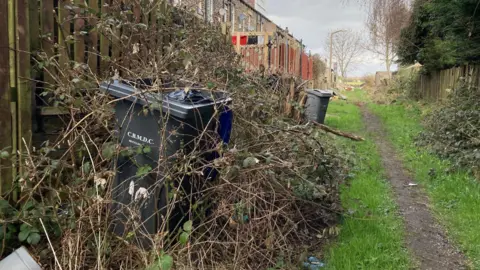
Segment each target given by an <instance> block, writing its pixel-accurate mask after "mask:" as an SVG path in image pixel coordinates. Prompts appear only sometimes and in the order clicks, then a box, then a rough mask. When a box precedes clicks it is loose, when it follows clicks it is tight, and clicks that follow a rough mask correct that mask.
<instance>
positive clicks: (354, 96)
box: [336, 88, 368, 102]
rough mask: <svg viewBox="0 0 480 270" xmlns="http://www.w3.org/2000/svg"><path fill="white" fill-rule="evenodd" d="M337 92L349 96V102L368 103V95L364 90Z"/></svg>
mask: <svg viewBox="0 0 480 270" xmlns="http://www.w3.org/2000/svg"><path fill="white" fill-rule="evenodd" d="M336 92H337V93H340V94H341V95H344V96H347V97H348V102H367V101H368V97H367V93H366V92H365V90H362V89H359V88H355V89H354V90H353V91H345V90H339V91H336Z"/></svg>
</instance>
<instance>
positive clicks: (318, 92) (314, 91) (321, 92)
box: [307, 89, 334, 97]
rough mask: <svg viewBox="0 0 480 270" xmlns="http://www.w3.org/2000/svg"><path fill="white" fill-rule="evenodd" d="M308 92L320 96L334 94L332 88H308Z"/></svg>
mask: <svg viewBox="0 0 480 270" xmlns="http://www.w3.org/2000/svg"><path fill="white" fill-rule="evenodd" d="M307 93H308V94H312V95H315V96H318V97H332V96H333V95H334V94H333V91H332V90H322V89H307Z"/></svg>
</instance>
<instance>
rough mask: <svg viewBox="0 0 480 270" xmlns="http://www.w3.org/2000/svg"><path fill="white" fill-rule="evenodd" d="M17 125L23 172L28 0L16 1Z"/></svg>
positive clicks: (28, 112)
mask: <svg viewBox="0 0 480 270" xmlns="http://www.w3.org/2000/svg"><path fill="white" fill-rule="evenodd" d="M16 14H17V74H18V81H17V115H18V119H17V124H18V149H19V152H20V155H21V156H20V159H19V169H20V172H21V173H22V172H24V162H23V158H25V155H26V154H27V152H28V151H29V148H30V145H31V141H32V96H33V95H32V80H31V68H30V35H29V34H30V33H29V25H30V23H29V9H28V0H17V9H16Z"/></svg>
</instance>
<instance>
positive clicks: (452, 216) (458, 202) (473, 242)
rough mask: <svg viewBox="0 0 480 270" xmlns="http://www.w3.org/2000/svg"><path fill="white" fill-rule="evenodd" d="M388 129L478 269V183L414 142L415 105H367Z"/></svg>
mask: <svg viewBox="0 0 480 270" xmlns="http://www.w3.org/2000/svg"><path fill="white" fill-rule="evenodd" d="M369 107H370V109H371V110H372V111H373V112H374V113H375V114H376V115H378V116H379V117H380V118H381V119H382V121H383V123H384V125H385V128H386V129H387V131H388V134H389V138H390V140H391V141H392V142H393V144H394V145H395V147H396V148H397V150H398V152H399V154H400V156H401V158H402V159H403V161H404V164H405V166H406V167H407V169H408V170H410V172H411V173H412V175H413V176H414V177H415V179H416V180H417V181H418V182H419V183H420V184H421V185H422V186H424V187H425V190H426V192H427V194H428V195H429V197H430V199H431V203H432V205H431V207H432V210H433V211H434V213H435V215H436V216H437V218H438V219H439V220H440V222H441V223H442V224H443V225H444V226H445V227H446V230H447V232H448V234H449V235H450V236H451V237H452V238H453V239H454V240H455V241H456V242H457V244H458V245H459V246H460V247H461V249H462V250H463V251H464V253H465V254H466V255H467V257H468V258H469V259H470V261H471V264H472V265H471V267H473V268H474V269H480V215H479V214H478V211H479V210H480V183H479V182H478V181H477V180H475V179H474V177H473V176H471V175H469V174H468V173H467V172H463V171H452V170H451V167H452V166H451V164H450V163H449V162H448V161H445V160H441V159H439V158H438V157H436V156H434V155H432V154H430V153H429V152H428V151H427V150H426V149H419V148H418V147H416V145H415V137H416V136H417V135H418V134H419V132H421V130H422V126H421V124H420V122H421V110H420V109H419V108H418V107H417V106H415V105H411V106H402V105H389V106H385V105H376V104H371V105H369Z"/></svg>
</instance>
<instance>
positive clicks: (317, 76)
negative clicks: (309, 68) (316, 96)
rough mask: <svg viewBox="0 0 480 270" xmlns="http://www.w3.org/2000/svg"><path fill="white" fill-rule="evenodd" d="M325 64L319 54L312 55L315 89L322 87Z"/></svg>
mask: <svg viewBox="0 0 480 270" xmlns="http://www.w3.org/2000/svg"><path fill="white" fill-rule="evenodd" d="M326 71H327V64H326V63H325V62H324V61H323V60H322V57H321V56H320V55H319V54H315V55H313V81H314V85H315V88H319V87H322V86H324V83H327V81H326V77H325V76H326Z"/></svg>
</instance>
